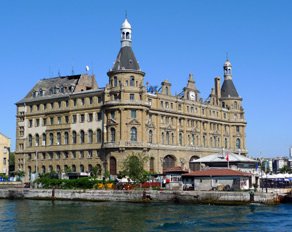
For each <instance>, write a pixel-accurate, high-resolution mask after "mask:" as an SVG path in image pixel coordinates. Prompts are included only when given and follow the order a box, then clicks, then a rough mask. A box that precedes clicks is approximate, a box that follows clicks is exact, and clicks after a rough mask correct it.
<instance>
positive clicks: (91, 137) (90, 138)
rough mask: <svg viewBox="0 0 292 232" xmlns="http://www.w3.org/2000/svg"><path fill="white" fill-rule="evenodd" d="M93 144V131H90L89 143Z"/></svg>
mask: <svg viewBox="0 0 292 232" xmlns="http://www.w3.org/2000/svg"><path fill="white" fill-rule="evenodd" d="M92 142H93V132H92V130H89V131H88V143H92Z"/></svg>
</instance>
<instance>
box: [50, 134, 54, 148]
mask: <svg viewBox="0 0 292 232" xmlns="http://www.w3.org/2000/svg"><path fill="white" fill-rule="evenodd" d="M50 145H51V146H52V145H54V134H53V133H50Z"/></svg>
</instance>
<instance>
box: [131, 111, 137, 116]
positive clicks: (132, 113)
mask: <svg viewBox="0 0 292 232" xmlns="http://www.w3.org/2000/svg"><path fill="white" fill-rule="evenodd" d="M131 118H136V110H131Z"/></svg>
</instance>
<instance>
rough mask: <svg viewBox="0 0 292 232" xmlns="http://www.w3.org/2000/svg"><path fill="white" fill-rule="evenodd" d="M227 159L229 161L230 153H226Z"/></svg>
mask: <svg viewBox="0 0 292 232" xmlns="http://www.w3.org/2000/svg"><path fill="white" fill-rule="evenodd" d="M225 159H226V160H227V161H229V153H228V152H227V153H226V156H225Z"/></svg>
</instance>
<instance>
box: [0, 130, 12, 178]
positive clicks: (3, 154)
mask: <svg viewBox="0 0 292 232" xmlns="http://www.w3.org/2000/svg"><path fill="white" fill-rule="evenodd" d="M9 153H10V139H9V138H8V137H6V136H5V135H3V134H1V133H0V173H1V174H5V175H7V176H8V174H9Z"/></svg>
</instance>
